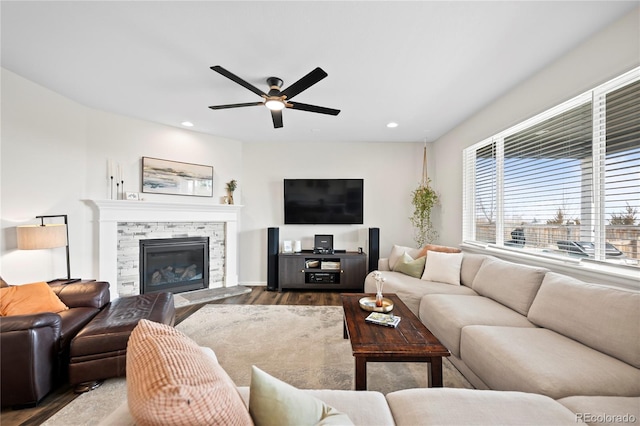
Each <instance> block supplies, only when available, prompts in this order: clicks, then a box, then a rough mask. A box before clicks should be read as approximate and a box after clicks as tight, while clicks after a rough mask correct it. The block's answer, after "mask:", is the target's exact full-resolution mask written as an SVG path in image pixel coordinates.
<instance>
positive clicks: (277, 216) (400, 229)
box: [240, 142, 422, 284]
mask: <svg viewBox="0 0 640 426" xmlns="http://www.w3.org/2000/svg"><path fill="white" fill-rule="evenodd" d="M243 169H244V173H243V175H244V182H240V186H241V187H242V188H243V192H242V204H243V205H244V208H243V210H242V221H241V235H240V263H241V267H240V282H241V283H245V284H265V282H266V279H267V266H266V260H267V254H266V250H267V228H268V227H278V228H279V233H280V241H281V242H282V241H283V240H292V241H295V240H300V241H302V248H303V249H312V248H313V237H314V235H315V234H333V235H334V247H335V248H337V249H345V250H349V251H355V250H357V248H358V247H362V248H363V249H364V251H365V252H367V251H368V250H367V246H368V228H369V227H379V228H380V241H381V244H380V250H381V255H384V254H387V253H388V252H389V251H390V249H391V245H393V244H403V245H407V246H413V245H415V243H414V242H413V234H412V228H411V224H410V222H409V216H410V214H411V201H410V194H411V191H412V190H413V189H415V188H416V187H417V186H418V183H419V181H420V176H421V172H422V144H420V143H341V142H330V143H280V144H259V143H245V144H244V152H243ZM285 178H290V179H296V178H298V179H299V178H363V179H364V224H363V225H284V213H283V206H284V201H283V179H285Z"/></svg>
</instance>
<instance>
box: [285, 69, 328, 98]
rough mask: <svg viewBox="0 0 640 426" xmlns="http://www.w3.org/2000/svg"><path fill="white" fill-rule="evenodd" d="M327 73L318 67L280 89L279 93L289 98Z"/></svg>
mask: <svg viewBox="0 0 640 426" xmlns="http://www.w3.org/2000/svg"><path fill="white" fill-rule="evenodd" d="M327 75H328V74H327V73H326V72H324V71H323V70H322V68H320V67H318V68H316V69H314V70H313V71H311V72H310V73H309V74H307V75H305V76H304V77H302V78H301V79H300V80H298V81H296V82H295V83H293V84H292V85H291V86H289V87H287V88H286V89H284V90H283V91H281V92H280V94H281V95H286V96H287V99H291V98H293V97H294V96H295V95H297V94H298V93H300V92H302V91H303V90H307V89H308V88H309V87H311V86H313V85H314V84H316V83H317V82H319V81H320V80H322V79H323V78H325V77H326V76H327Z"/></svg>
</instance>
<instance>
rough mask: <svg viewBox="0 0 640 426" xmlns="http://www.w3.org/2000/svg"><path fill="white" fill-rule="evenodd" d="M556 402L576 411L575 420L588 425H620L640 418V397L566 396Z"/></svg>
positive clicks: (634, 421)
mask: <svg viewBox="0 0 640 426" xmlns="http://www.w3.org/2000/svg"><path fill="white" fill-rule="evenodd" d="M558 402H559V403H560V404H562V405H564V406H565V407H567V408H568V409H569V410H571V411H573V412H574V413H576V420H577V421H584V422H586V423H588V424H590V425H622V424H629V423H636V422H637V421H638V419H640V397H624V396H568V397H566V398H561V399H559V400H558ZM634 418H635V419H636V420H633V419H634Z"/></svg>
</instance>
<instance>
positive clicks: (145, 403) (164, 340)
mask: <svg viewBox="0 0 640 426" xmlns="http://www.w3.org/2000/svg"><path fill="white" fill-rule="evenodd" d="M127 400H128V403H129V411H130V413H131V416H132V417H133V418H134V419H135V421H136V425H141V426H144V425H166V424H171V425H185V426H187V425H213V424H224V425H251V424H253V422H252V421H251V416H249V412H248V410H247V407H246V405H245V404H244V402H243V401H242V397H241V396H240V394H239V393H238V390H237V389H236V386H235V384H234V383H233V381H232V380H231V378H230V377H229V375H228V374H227V373H226V372H225V371H224V369H223V368H222V367H221V366H220V364H218V363H217V362H216V361H215V360H214V359H213V358H211V357H210V356H209V355H207V354H206V353H205V352H204V351H203V350H202V349H201V348H200V347H199V346H198V344H197V343H196V342H194V341H193V340H191V339H190V338H188V337H187V336H185V335H184V334H182V333H181V332H179V331H178V330H176V329H175V328H173V327H171V326H169V325H166V324H160V323H156V322H152V321H148V320H145V319H142V320H140V322H139V323H138V325H137V326H136V327H135V328H134V329H133V331H132V332H131V337H129V343H128V345H127Z"/></svg>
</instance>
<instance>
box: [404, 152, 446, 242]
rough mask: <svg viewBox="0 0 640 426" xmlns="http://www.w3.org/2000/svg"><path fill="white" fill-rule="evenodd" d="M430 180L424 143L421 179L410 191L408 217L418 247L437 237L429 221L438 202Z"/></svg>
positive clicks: (436, 232)
mask: <svg viewBox="0 0 640 426" xmlns="http://www.w3.org/2000/svg"><path fill="white" fill-rule="evenodd" d="M430 182H431V179H429V178H428V177H427V146H426V144H425V147H424V156H423V158H422V181H421V182H420V185H419V186H418V188H416V189H415V190H414V191H412V192H411V204H412V205H413V214H412V215H411V217H410V218H409V220H410V221H411V224H412V225H413V227H414V228H415V231H414V232H415V233H414V240H415V242H416V243H417V244H418V247H423V246H424V245H425V244H427V243H430V242H432V241H433V240H435V239H436V238H438V231H436V230H435V229H434V228H433V223H432V222H431V211H432V209H433V208H434V207H435V206H436V205H437V204H438V201H439V197H438V193H437V192H436V190H435V189H433V188H432V187H431V185H430Z"/></svg>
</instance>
